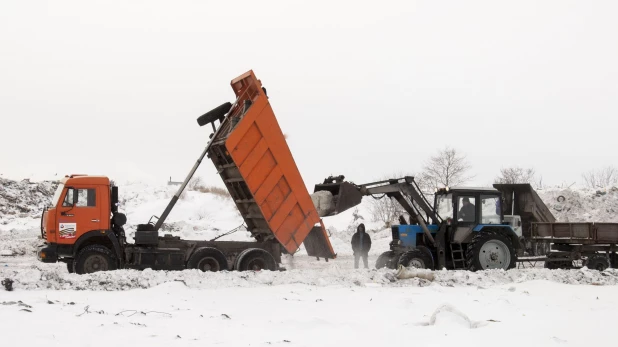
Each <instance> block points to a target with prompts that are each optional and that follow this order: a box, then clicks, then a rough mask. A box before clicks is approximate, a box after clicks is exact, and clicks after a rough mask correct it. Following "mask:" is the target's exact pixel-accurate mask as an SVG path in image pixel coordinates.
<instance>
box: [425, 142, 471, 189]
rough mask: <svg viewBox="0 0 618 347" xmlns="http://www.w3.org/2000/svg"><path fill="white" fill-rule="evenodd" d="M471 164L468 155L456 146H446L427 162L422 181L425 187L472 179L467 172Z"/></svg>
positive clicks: (437, 186)
mask: <svg viewBox="0 0 618 347" xmlns="http://www.w3.org/2000/svg"><path fill="white" fill-rule="evenodd" d="M470 168H471V166H470V164H469V163H468V161H467V160H466V157H465V156H464V155H462V154H461V153H459V152H457V150H455V149H454V148H450V147H446V148H444V149H442V150H440V151H438V153H437V154H436V155H434V156H432V157H430V158H429V160H428V161H427V162H426V163H425V166H424V168H423V174H422V176H421V177H422V179H421V182H422V184H423V187H424V189H426V190H428V191H432V190H434V189H435V188H441V187H447V186H457V185H460V184H462V183H465V182H467V181H469V180H470V179H472V178H473V177H474V176H469V175H468V174H467V173H468V171H469V170H470Z"/></svg>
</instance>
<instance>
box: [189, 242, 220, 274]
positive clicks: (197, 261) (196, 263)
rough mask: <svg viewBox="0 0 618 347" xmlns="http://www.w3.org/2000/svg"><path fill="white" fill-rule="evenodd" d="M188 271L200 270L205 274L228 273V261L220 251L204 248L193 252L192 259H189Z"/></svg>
mask: <svg viewBox="0 0 618 347" xmlns="http://www.w3.org/2000/svg"><path fill="white" fill-rule="evenodd" d="M187 269H198V270H202V271H204V272H206V271H212V272H216V271H223V270H225V271H227V270H228V265H227V259H226V258H225V254H223V252H221V251H220V250H218V249H216V248H212V247H203V248H200V249H198V250H196V251H195V252H193V254H192V255H191V257H189V261H188V262H187Z"/></svg>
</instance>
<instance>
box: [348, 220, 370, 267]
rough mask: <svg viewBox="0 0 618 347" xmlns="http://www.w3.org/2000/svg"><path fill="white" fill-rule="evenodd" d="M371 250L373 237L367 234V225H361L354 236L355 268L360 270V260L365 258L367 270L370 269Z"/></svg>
mask: <svg viewBox="0 0 618 347" xmlns="http://www.w3.org/2000/svg"><path fill="white" fill-rule="evenodd" d="M370 249H371V237H369V234H367V233H366V232H365V224H363V223H361V224H359V225H358V227H357V228H356V233H354V235H352V251H354V268H355V269H358V261H359V258H361V257H362V258H363V263H364V265H365V269H367V268H369V265H368V260H367V257H368V256H369V250H370Z"/></svg>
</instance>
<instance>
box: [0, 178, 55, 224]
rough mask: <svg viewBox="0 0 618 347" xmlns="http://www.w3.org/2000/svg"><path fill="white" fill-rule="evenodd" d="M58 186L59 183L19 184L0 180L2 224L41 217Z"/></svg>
mask: <svg viewBox="0 0 618 347" xmlns="http://www.w3.org/2000/svg"><path fill="white" fill-rule="evenodd" d="M57 186H58V183H56V182H51V181H43V182H30V180H28V179H25V180H22V181H20V182H18V181H13V180H8V179H4V178H0V224H6V223H8V222H9V221H10V220H13V219H16V218H28V217H40V215H41V213H42V211H43V208H44V207H45V206H46V205H49V203H50V202H51V198H52V196H53V195H54V191H55V190H56V187H57Z"/></svg>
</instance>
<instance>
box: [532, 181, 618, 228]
mask: <svg viewBox="0 0 618 347" xmlns="http://www.w3.org/2000/svg"><path fill="white" fill-rule="evenodd" d="M537 193H538V194H539V196H540V197H541V199H542V200H543V202H545V204H546V205H547V207H548V208H549V210H550V212H551V213H552V214H553V215H554V217H556V220H557V221H559V222H606V223H609V222H618V188H616V187H613V188H608V189H604V190H596V189H558V188H553V189H546V190H537Z"/></svg>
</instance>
